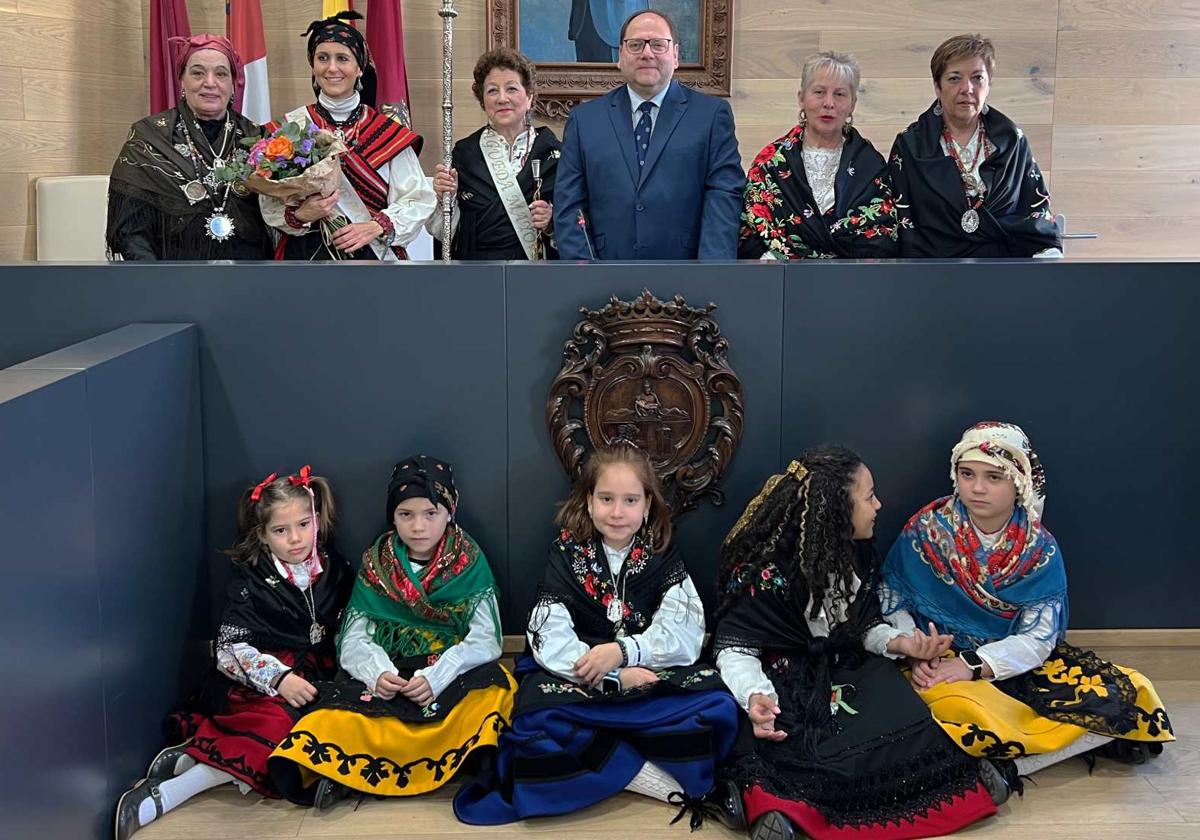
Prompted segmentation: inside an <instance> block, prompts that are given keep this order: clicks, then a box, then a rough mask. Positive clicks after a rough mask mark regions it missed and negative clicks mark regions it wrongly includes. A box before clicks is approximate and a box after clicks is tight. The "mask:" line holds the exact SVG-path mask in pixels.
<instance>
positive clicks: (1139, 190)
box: [1053, 164, 1200, 218]
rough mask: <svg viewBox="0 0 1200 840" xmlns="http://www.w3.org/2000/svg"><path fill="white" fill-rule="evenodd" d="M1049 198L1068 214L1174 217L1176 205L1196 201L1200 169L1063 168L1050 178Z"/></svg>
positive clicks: (1177, 210)
mask: <svg viewBox="0 0 1200 840" xmlns="http://www.w3.org/2000/svg"><path fill="white" fill-rule="evenodd" d="M1194 165H1195V164H1193V166H1194ZM1053 200H1054V209H1055V211H1056V212H1060V213H1065V214H1067V215H1068V216H1075V215H1079V216H1088V217H1092V218H1119V217H1123V216H1128V217H1139V218H1152V217H1172V218H1175V217H1178V216H1179V215H1180V208H1182V207H1195V206H1196V205H1197V204H1200V169H1192V170H1185V171H1182V172H1171V171H1167V172H1113V171H1110V172H1104V173H1096V172H1088V171H1083V170H1074V171H1072V170H1064V171H1060V172H1058V173H1057V177H1056V178H1055V179H1054V191H1053Z"/></svg>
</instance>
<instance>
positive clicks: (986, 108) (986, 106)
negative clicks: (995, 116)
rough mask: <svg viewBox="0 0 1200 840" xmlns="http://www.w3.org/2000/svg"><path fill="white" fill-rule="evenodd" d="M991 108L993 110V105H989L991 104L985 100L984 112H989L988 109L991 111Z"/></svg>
mask: <svg viewBox="0 0 1200 840" xmlns="http://www.w3.org/2000/svg"><path fill="white" fill-rule="evenodd" d="M990 110H992V106H991V105H989V104H987V103H986V102H984V103H983V113H985V114H986V113H987V112H988V111H990Z"/></svg>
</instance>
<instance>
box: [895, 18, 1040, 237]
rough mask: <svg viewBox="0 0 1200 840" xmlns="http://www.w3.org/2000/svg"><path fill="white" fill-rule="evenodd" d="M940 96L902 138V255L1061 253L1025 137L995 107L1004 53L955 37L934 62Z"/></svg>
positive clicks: (981, 41) (976, 39)
mask: <svg viewBox="0 0 1200 840" xmlns="http://www.w3.org/2000/svg"><path fill="white" fill-rule="evenodd" d="M929 67H930V70H931V71H932V73H933V89H934V93H935V94H936V95H937V100H936V101H935V102H934V103H933V105H932V106H930V108H929V110H927V111H926V112H925V113H923V114H922V115H921V116H920V118H919V119H918V120H917V121H916V122H915V123H913V124H912V125H910V126H909V127H908V128H906V129H905V130H904V131H902V132H901V133H900V134H899V135H897V137H896V142H895V144H894V145H893V146H892V154H891V158H890V170H891V178H892V189H893V191H894V192H895V194H896V201H897V203H898V206H899V207H900V211H901V219H902V220H903V221H904V225H903V227H902V228H901V231H900V256H902V257H1061V256H1062V234H1061V232H1060V231H1059V229H1058V226H1057V224H1055V221H1054V214H1053V213H1052V212H1050V190H1049V189H1048V187H1047V185H1046V182H1045V181H1044V180H1043V179H1042V171H1041V170H1040V169H1038V165H1037V161H1035V160H1034V159H1033V152H1032V150H1031V149H1030V148H1029V140H1028V139H1026V137H1025V133H1024V132H1023V131H1021V129H1020V128H1019V127H1018V126H1017V125H1016V124H1015V123H1014V122H1013V121H1012V120H1010V119H1009V118H1008V117H1006V116H1004V115H1003V114H1001V113H1000V112H999V111H997V110H996V109H995V108H993V107H991V106H990V105H989V104H988V102H987V98H988V94H989V93H990V92H991V83H992V75H993V73H994V72H995V69H996V50H995V48H994V47H993V46H992V42H991V41H990V40H988V39H987V38H983V37H981V36H979V35H956V36H954V37H953V38H950V39H949V40H947V41H945V42H944V43H943V44H942V45H941V46H940V47H938V48H937V50H936V51H934V53H933V58H932V60H931V61H930V62H929Z"/></svg>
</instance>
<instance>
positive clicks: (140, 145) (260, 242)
mask: <svg viewBox="0 0 1200 840" xmlns="http://www.w3.org/2000/svg"><path fill="white" fill-rule="evenodd" d="M230 116H231V117H232V121H233V137H232V138H231V140H230V144H231V148H240V141H241V140H242V139H243V138H245V137H256V136H258V134H259V129H258V126H256V125H255V124H254V123H253V122H251V121H250V120H248V119H246V118H245V117H243V116H242V115H241V114H237V113H231V114H230ZM184 120H187V121H188V128H189V130H190V131H191V133H192V135H193V139H194V141H195V143H196V147H197V151H198V152H199V154H200V157H201V159H202V160H204V162H205V163H206V164H209V165H211V164H212V159H213V154H212V151H211V149H210V147H209V144H207V143H205V142H204V140H205V138H204V137H196V136H195V135H197V134H200V133H202V132H201V131H200V130H198V129H200V128H201V126H200V123H199V122H198V121H197V120H196V118H195V117H194V115H193V114H192V112H191V110H190V109H189V108H188V106H187V103H186V102H183V101H180V103H179V106H178V107H176V108H171V109H169V110H166V111H163V112H162V113H160V114H151V115H150V116H148V117H146V118H144V119H142V120H139V121H138V122H136V123H134V124H133V127H132V128H131V129H130V131H129V138H128V139H127V140H126V141H125V145H124V146H122V147H121V151H120V152H118V154H117V160H116V162H115V163H114V164H113V168H112V174H111V175H110V176H109V186H108V224H107V230H106V232H105V239H106V241H107V245H108V250H109V253H110V254H112V255H113V256H117V255H120V256H121V257H122V258H124V259H126V260H265V259H270V258H271V253H272V250H271V249H272V246H271V237H270V234H269V233H268V231H267V227H266V225H265V224H264V223H263V220H262V216H261V215H260V214H259V211H258V196H256V195H253V194H250V193H247V194H246V195H245V196H239V195H238V194H237V193H236V192H235V191H233V190H230V192H229V198H228V200H227V201H226V203H225V212H226V213H227V214H228V215H229V216H230V218H232V219H233V224H234V231H233V236H232V237H230V238H229V239H226V240H225V241H223V242H218V241H217V240H215V239H213V238H211V237H209V236H208V235H207V233H206V229H205V222H206V220H207V218H208V216H209V215H210V214H212V212H213V209H214V204H213V201H212V199H211V198H205V199H202V200H201V201H199V202H197V203H196V204H192V203H191V202H190V201H188V199H187V198H186V197H185V196H184V194H183V187H184V185H185V184H187V183H188V182H189V181H193V180H199V179H200V178H202V177H203V176H204V175H205V174H206V173H207V170H204V169H202V170H201V171H200V172H197V171H196V166H195V164H194V163H193V161H192V159H191V156H190V154H187V153H185V152H181V151H180V150H179V149H178V148H176V146H177V145H178V146H180V147H182V146H183V145H184V144H186V142H187V136H186V135H185V134H184V127H183V121H184ZM221 123H222V124H223V123H224V120H221ZM224 194H225V189H224V187H222V188H221V190H220V192H219V193H218V195H219V196H221V197H223V196H224ZM218 203H219V199H218Z"/></svg>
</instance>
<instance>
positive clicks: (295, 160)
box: [292, 155, 308, 166]
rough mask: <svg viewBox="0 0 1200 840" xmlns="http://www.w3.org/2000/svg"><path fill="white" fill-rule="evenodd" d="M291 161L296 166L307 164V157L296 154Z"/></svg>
mask: <svg viewBox="0 0 1200 840" xmlns="http://www.w3.org/2000/svg"><path fill="white" fill-rule="evenodd" d="M292 163H294V164H296V166H308V158H306V157H300V156H299V155H297V156H296V157H294V158H292Z"/></svg>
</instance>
